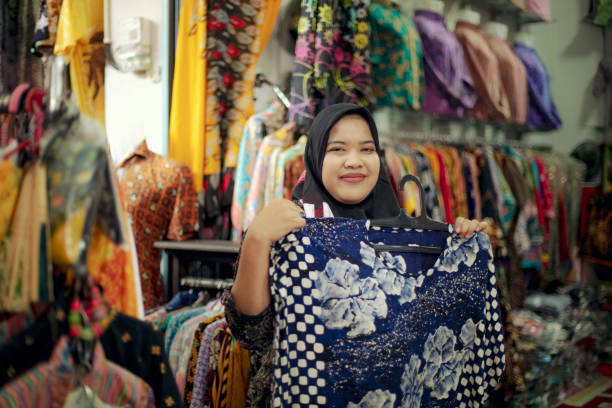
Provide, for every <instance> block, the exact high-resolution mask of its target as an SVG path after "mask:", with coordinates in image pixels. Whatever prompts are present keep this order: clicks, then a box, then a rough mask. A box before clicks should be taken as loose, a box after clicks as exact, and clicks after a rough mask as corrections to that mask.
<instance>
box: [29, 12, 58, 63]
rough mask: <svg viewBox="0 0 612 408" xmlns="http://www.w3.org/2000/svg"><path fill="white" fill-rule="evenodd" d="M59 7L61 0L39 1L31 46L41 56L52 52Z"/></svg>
mask: <svg viewBox="0 0 612 408" xmlns="http://www.w3.org/2000/svg"><path fill="white" fill-rule="evenodd" d="M61 8H62V0H43V1H41V2H40V15H39V17H38V22H37V23H36V31H35V32H34V37H33V38H32V47H33V48H34V49H35V50H36V52H37V53H38V54H40V55H41V56H42V55H50V54H53V47H55V39H56V36H57V23H58V20H59V15H60V11H61Z"/></svg>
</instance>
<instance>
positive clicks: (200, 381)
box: [190, 319, 227, 407]
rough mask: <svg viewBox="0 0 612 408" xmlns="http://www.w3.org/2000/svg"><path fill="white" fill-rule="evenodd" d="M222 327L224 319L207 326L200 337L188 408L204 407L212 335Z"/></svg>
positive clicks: (224, 323)
mask: <svg viewBox="0 0 612 408" xmlns="http://www.w3.org/2000/svg"><path fill="white" fill-rule="evenodd" d="M222 325H225V326H227V321H226V320H225V319H219V320H217V321H216V322H213V323H211V324H210V325H208V327H207V328H206V330H204V334H203V335H202V342H201V343H200V351H199V352H198V363H197V365H196V372H195V376H194V379H193V394H192V395H191V404H190V407H202V406H204V394H205V392H206V382H207V380H208V379H207V377H206V376H207V374H208V371H209V370H208V369H209V367H208V366H209V358H210V343H211V341H212V338H213V333H215V329H216V328H217V327H219V326H222Z"/></svg>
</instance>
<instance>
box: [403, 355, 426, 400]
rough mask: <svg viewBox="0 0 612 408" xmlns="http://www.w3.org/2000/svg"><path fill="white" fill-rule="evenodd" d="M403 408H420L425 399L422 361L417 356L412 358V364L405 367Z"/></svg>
mask: <svg viewBox="0 0 612 408" xmlns="http://www.w3.org/2000/svg"><path fill="white" fill-rule="evenodd" d="M401 389H402V393H403V394H404V396H403V398H402V405H401V408H419V407H420V406H421V398H423V374H422V373H421V359H420V358H419V357H418V356H417V355H414V354H413V355H412V356H410V362H409V363H408V364H406V366H405V367H404V373H403V374H402V383H401Z"/></svg>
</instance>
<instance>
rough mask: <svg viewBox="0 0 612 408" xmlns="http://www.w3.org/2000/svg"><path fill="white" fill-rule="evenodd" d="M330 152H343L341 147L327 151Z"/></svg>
mask: <svg viewBox="0 0 612 408" xmlns="http://www.w3.org/2000/svg"><path fill="white" fill-rule="evenodd" d="M327 151H328V152H340V151H342V148H341V147H331V148H329V149H327Z"/></svg>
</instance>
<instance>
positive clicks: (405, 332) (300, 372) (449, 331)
mask: <svg viewBox="0 0 612 408" xmlns="http://www.w3.org/2000/svg"><path fill="white" fill-rule="evenodd" d="M373 243H386V244H394V245H397V244H402V243H403V244H408V243H411V244H418V245H435V246H441V247H443V253H442V254H441V255H440V256H439V257H437V256H435V255H426V254H418V253H401V254H399V255H394V254H391V253H390V252H386V251H378V252H377V251H376V250H375V249H374V247H373ZM436 258H437V259H436ZM494 272H495V270H494V267H493V258H492V253H491V247H490V242H489V239H488V237H487V236H486V234H484V233H476V234H474V236H472V238H470V239H467V240H466V239H461V238H459V237H458V236H457V235H456V234H455V233H454V232H453V228H452V227H451V226H449V232H448V233H446V232H428V231H415V230H404V229H389V228H377V227H371V226H370V223H369V221H366V220H350V219H341V218H334V219H308V220H307V224H306V227H304V228H303V229H301V230H299V231H297V232H293V233H291V234H288V235H287V236H286V237H285V238H283V239H282V240H280V241H279V242H278V243H277V244H276V245H275V246H274V248H273V250H272V254H271V268H270V290H271V294H272V299H273V302H274V310H275V336H274V348H275V353H276V355H275V361H274V362H275V364H274V384H273V388H272V398H273V400H272V405H273V406H288V405H291V404H301V405H308V404H312V405H316V406H326V407H335V406H338V407H357V406H394V405H395V404H396V403H398V404H402V405H403V406H409V407H419V406H427V407H430V406H437V407H442V406H449V407H450V406H456V405H458V404H460V403H464V404H466V405H468V404H469V402H470V401H475V402H478V404H481V405H486V404H487V402H488V399H489V395H490V393H491V391H492V389H493V388H494V387H495V386H496V384H497V382H498V380H499V378H500V377H501V374H502V371H503V368H504V360H503V359H504V356H503V354H504V345H503V333H502V325H501V316H500V311H499V305H498V295H497V289H496V279H495V273H494Z"/></svg>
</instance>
